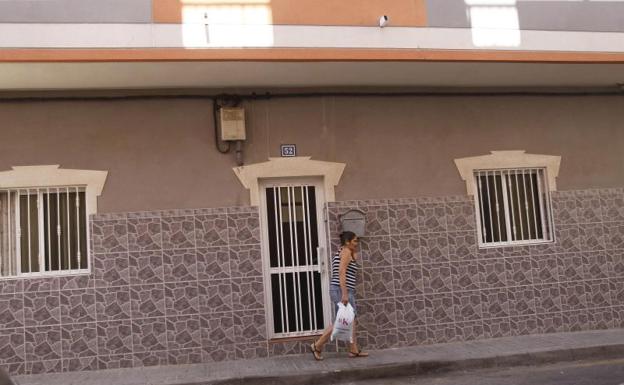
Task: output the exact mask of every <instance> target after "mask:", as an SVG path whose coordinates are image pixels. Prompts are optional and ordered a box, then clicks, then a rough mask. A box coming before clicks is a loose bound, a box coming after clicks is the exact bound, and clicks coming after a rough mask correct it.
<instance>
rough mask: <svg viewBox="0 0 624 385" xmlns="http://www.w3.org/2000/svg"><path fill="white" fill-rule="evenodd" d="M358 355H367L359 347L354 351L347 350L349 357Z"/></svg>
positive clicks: (357, 356)
mask: <svg viewBox="0 0 624 385" xmlns="http://www.w3.org/2000/svg"><path fill="white" fill-rule="evenodd" d="M359 357H368V353H367V352H363V351H362V350H360V349H358V350H356V351H355V352H354V351H349V358H359Z"/></svg>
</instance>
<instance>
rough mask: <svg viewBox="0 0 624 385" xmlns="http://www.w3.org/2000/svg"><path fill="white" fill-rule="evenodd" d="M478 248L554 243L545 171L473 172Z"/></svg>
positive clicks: (536, 169)
mask: <svg viewBox="0 0 624 385" xmlns="http://www.w3.org/2000/svg"><path fill="white" fill-rule="evenodd" d="M474 177H475V185H476V187H477V188H476V190H477V191H476V194H475V203H476V209H477V213H476V214H477V224H478V232H479V246H480V247H496V246H509V245H526V244H534V243H546V242H552V241H554V231H553V224H552V214H551V205H550V193H549V188H548V186H547V183H548V182H547V180H548V179H547V178H546V169H545V168H519V169H496V170H475V171H474Z"/></svg>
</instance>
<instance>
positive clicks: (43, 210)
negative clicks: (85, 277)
mask: <svg viewBox="0 0 624 385" xmlns="http://www.w3.org/2000/svg"><path fill="white" fill-rule="evenodd" d="M87 245H88V233H87V207H86V196H85V186H63V187H43V188H41V187H39V188H15V189H2V190H0V277H12V276H38V275H55V274H67V273H80V272H86V271H88V258H87V257H88V247H87Z"/></svg>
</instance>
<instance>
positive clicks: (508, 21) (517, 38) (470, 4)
mask: <svg viewBox="0 0 624 385" xmlns="http://www.w3.org/2000/svg"><path fill="white" fill-rule="evenodd" d="M464 1H465V3H466V16H467V18H468V20H469V21H470V28H471V31H472V44H473V45H474V46H476V47H509V48H511V47H519V46H520V44H521V42H522V38H521V34H520V19H519V16H518V8H517V6H516V0H464Z"/></svg>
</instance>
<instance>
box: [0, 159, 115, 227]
mask: <svg viewBox="0 0 624 385" xmlns="http://www.w3.org/2000/svg"><path fill="white" fill-rule="evenodd" d="M107 176H108V171H96V170H72V169H61V168H60V166H59V165H58V164H57V165H45V166H14V167H12V170H9V171H2V172H0V189H4V188H7V189H10V188H27V187H31V188H41V187H56V186H85V192H86V203H87V215H91V214H96V213H97V197H99V196H100V195H102V189H103V188H104V183H106V177H107Z"/></svg>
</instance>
